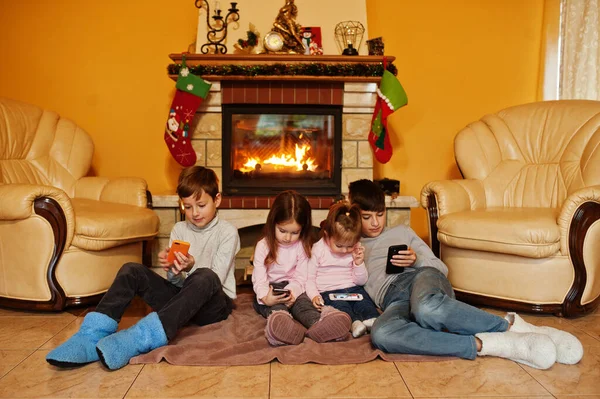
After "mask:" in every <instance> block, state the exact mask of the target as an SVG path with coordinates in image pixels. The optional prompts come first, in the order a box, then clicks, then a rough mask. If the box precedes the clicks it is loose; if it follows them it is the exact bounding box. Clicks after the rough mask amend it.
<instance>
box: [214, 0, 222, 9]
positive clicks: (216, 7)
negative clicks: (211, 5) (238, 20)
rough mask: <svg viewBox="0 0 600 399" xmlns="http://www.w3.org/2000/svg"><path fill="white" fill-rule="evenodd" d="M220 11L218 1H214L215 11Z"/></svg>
mask: <svg viewBox="0 0 600 399" xmlns="http://www.w3.org/2000/svg"><path fill="white" fill-rule="evenodd" d="M220 9H221V3H220V2H219V0H216V1H215V11H216V10H220Z"/></svg>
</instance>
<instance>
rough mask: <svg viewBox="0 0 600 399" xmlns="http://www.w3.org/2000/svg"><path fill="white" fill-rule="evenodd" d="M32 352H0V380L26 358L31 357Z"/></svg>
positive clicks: (28, 350) (31, 350)
mask: <svg viewBox="0 0 600 399" xmlns="http://www.w3.org/2000/svg"><path fill="white" fill-rule="evenodd" d="M32 352H34V350H33V349H27V350H10V351H5V350H0V378H2V377H3V376H4V375H5V374H6V373H8V372H9V371H10V370H12V369H13V368H15V367H16V366H17V364H19V363H21V362H22V361H23V360H24V359H25V358H26V357H27V356H29V355H31V353H32Z"/></svg>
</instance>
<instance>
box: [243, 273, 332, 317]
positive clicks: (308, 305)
mask: <svg viewBox="0 0 600 399" xmlns="http://www.w3.org/2000/svg"><path fill="white" fill-rule="evenodd" d="M271 285H272V286H273V288H284V287H285V286H286V285H288V282H287V281H280V282H278V283H271ZM254 310H256V312H257V313H258V314H260V315H261V316H262V317H264V318H267V317H269V315H270V314H271V313H273V312H274V311H276V310H283V311H286V312H289V313H291V315H292V317H293V318H294V319H296V320H298V321H299V322H300V324H302V325H303V326H304V327H306V328H310V327H311V326H312V325H313V324H315V323H316V322H317V321H319V319H320V318H321V312H319V311H318V310H317V309H316V308H315V307H314V306H313V304H312V301H311V300H310V299H308V296H307V295H306V293H303V294H302V295H300V296H299V297H298V298H296V301H295V302H294V304H293V305H292V307H291V308H288V307H287V306H285V305H284V304H283V303H278V304H277V305H274V306H267V305H261V304H259V303H258V300H257V299H256V297H255V298H254Z"/></svg>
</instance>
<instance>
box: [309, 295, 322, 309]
mask: <svg viewBox="0 0 600 399" xmlns="http://www.w3.org/2000/svg"><path fill="white" fill-rule="evenodd" d="M312 304H313V306H314V307H315V308H317V310H319V311H320V310H321V309H323V306H325V301H323V297H322V296H321V295H317V296H315V297H314V298H313V299H312Z"/></svg>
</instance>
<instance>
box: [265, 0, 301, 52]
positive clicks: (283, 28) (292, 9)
mask: <svg viewBox="0 0 600 399" xmlns="http://www.w3.org/2000/svg"><path fill="white" fill-rule="evenodd" d="M297 16H298V7H297V6H296V4H295V3H294V0H285V4H284V5H283V7H281V8H280V9H279V13H278V14H277V17H276V18H275V22H273V30H272V31H271V32H273V33H274V34H275V35H279V36H280V37H281V40H282V46H281V47H280V49H279V50H273V49H272V48H270V46H269V43H268V42H265V50H266V51H267V52H269V51H271V52H273V53H279V52H282V53H288V54H304V50H305V47H304V42H302V26H301V25H300V24H299V23H297V22H296V17H297ZM271 32H269V33H271ZM267 37H274V35H271V36H269V34H267V35H265V39H267Z"/></svg>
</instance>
